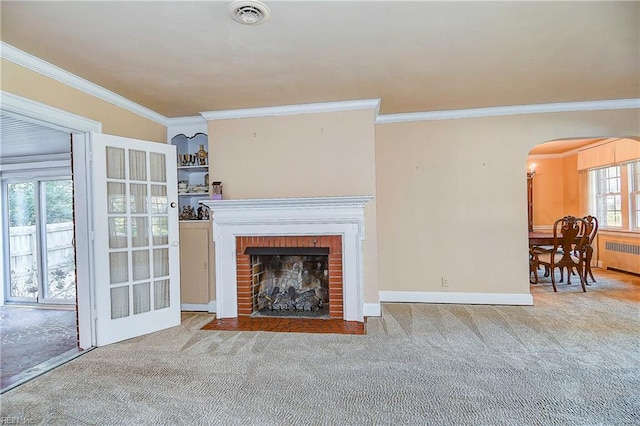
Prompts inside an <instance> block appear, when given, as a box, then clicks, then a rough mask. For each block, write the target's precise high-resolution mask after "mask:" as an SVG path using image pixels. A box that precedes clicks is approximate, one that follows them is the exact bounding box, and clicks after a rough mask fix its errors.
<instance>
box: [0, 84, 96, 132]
mask: <svg viewBox="0 0 640 426" xmlns="http://www.w3.org/2000/svg"><path fill="white" fill-rule="evenodd" d="M0 110H2V112H4V113H7V114H9V115H11V116H14V117H16V118H20V119H22V120H26V121H30V122H35V123H38V124H42V123H47V125H48V126H49V127H53V128H55V129H58V130H62V131H81V132H97V133H102V123H100V122H98V121H95V120H91V119H89V118H85V117H82V116H79V115H76V114H73V113H70V112H68V111H64V110H61V109H58V108H55V107H52V106H49V105H46V104H42V103H40V102H36V101H34V100H32V99H27V98H23V97H22V96H18V95H14V94H13V93H9V92H5V91H3V90H0Z"/></svg>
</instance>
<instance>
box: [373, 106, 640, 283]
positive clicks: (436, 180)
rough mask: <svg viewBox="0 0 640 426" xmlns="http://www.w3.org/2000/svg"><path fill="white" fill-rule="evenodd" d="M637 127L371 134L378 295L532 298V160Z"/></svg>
mask: <svg viewBox="0 0 640 426" xmlns="http://www.w3.org/2000/svg"><path fill="white" fill-rule="evenodd" d="M639 120H640V119H639V115H638V110H617V111H588V112H575V113H548V114H530V115H513V116H504V117H487V118H473V119H457V120H440V121H422V122H409V123H393V124H380V125H377V126H376V166H377V172H376V179H377V193H376V197H377V207H378V254H379V258H378V269H379V278H378V279H379V288H380V290H384V291H424V292H440V291H451V292H479V293H483V292H485V293H529V280H528V261H527V259H528V257H527V250H528V244H527V193H526V167H527V156H528V153H529V151H530V150H531V148H533V147H534V146H535V145H537V144H540V143H543V142H546V141H549V140H554V139H562V138H570V137H590V136H593V137H595V136H601V135H609V136H613V135H634V134H640V123H639ZM559 167H560V168H562V167H563V165H562V164H560V165H559ZM537 177H538V176H536V179H537ZM442 277H445V278H447V279H448V281H449V287H446V288H445V287H442V285H441V278H442Z"/></svg>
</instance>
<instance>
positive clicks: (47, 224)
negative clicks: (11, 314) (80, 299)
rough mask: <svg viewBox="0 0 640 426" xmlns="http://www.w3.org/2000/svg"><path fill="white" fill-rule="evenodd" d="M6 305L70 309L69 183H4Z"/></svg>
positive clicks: (72, 292)
mask: <svg viewBox="0 0 640 426" xmlns="http://www.w3.org/2000/svg"><path fill="white" fill-rule="evenodd" d="M4 189H5V191H4V192H5V194H6V196H7V198H6V204H5V205H6V209H7V211H6V212H5V218H6V219H7V228H8V229H5V232H6V231H8V232H7V235H9V239H8V242H7V245H8V247H7V249H8V250H7V252H6V253H7V255H6V259H5V266H6V267H5V271H7V273H8V279H6V280H5V282H6V283H7V287H8V288H6V289H5V294H6V299H7V300H8V301H13V302H38V303H75V299H76V280H75V252H74V247H73V235H74V234H73V232H74V229H73V184H72V181H71V179H70V178H66V177H65V178H47V179H46V180H45V179H30V180H22V181H7V182H6V183H5V186H4Z"/></svg>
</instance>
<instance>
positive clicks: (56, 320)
mask: <svg viewBox="0 0 640 426" xmlns="http://www.w3.org/2000/svg"><path fill="white" fill-rule="evenodd" d="M0 343H1V344H2V345H1V348H0V357H1V362H0V371H1V377H0V387H1V388H2V389H5V388H6V387H7V386H8V385H10V384H12V383H14V382H16V381H19V380H21V378H22V376H23V375H24V374H25V372H28V371H30V370H31V371H33V370H32V369H34V368H37V367H38V366H39V365H41V364H43V363H47V362H48V361H50V360H51V359H54V358H57V357H58V356H60V355H62V354H64V353H65V352H67V351H70V350H74V349H76V350H77V347H78V338H77V331H76V312H75V310H69V309H41V308H27V307H18V306H0Z"/></svg>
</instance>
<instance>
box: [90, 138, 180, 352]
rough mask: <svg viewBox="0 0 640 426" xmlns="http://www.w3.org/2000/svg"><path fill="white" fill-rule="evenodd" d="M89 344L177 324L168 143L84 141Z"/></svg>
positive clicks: (172, 161) (174, 189) (174, 197)
mask: <svg viewBox="0 0 640 426" xmlns="http://www.w3.org/2000/svg"><path fill="white" fill-rule="evenodd" d="M91 151H92V162H91V175H92V179H91V180H92V199H93V202H92V207H93V208H92V209H93V232H94V235H93V247H94V259H95V261H94V265H95V269H94V273H95V276H94V281H95V299H96V300H95V307H96V344H97V345H98V346H102V345H106V344H109V343H113V342H117V341H120V340H124V339H128V338H131V337H135V336H140V335H143V334H147V333H151V332H154V331H158V330H162V329H165V328H168V327H172V326H176V325H179V324H180V271H179V267H180V265H179V259H180V255H179V247H178V244H179V241H178V208H177V205H178V203H177V201H178V185H177V172H176V150H175V146H173V145H170V144H161V143H155V142H148V141H141V140H137V139H129V138H123V137H118V136H111V135H105V134H100V133H92V134H91Z"/></svg>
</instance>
